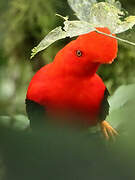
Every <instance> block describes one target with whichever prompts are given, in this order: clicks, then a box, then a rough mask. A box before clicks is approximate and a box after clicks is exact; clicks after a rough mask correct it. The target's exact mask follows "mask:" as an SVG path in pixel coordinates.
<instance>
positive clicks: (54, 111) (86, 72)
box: [26, 28, 118, 139]
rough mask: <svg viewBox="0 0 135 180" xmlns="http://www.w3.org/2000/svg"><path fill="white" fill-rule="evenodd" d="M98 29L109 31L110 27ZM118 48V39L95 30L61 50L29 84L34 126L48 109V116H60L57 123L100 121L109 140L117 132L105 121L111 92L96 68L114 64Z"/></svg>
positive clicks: (28, 100)
mask: <svg viewBox="0 0 135 180" xmlns="http://www.w3.org/2000/svg"><path fill="white" fill-rule="evenodd" d="M98 30H100V31H102V32H104V33H107V34H110V31H109V29H108V28H98ZM117 50H118V46H117V40H116V39H114V38H111V37H108V36H105V35H103V34H99V33H97V32H95V31H93V32H90V33H87V34H84V35H80V36H79V37H78V38H77V39H76V40H73V41H71V42H70V43H69V44H67V45H66V46H65V47H64V48H63V49H61V50H60V51H59V52H58V53H57V55H56V57H55V59H54V61H53V62H52V63H50V64H48V65H45V66H44V67H42V68H41V69H40V70H39V71H38V72H37V73H36V74H35V75H34V77H33V78H32V80H31V82H30V84H29V87H28V91H27V97H26V111H27V114H28V117H29V119H30V124H31V126H32V127H35V126H38V123H39V119H40V121H41V120H42V121H44V118H43V117H44V116H45V112H47V114H48V115H49V116H55V117H59V118H56V119H55V122H56V123H58V122H59V123H69V124H74V125H80V126H82V127H89V126H93V125H97V124H98V123H99V124H100V126H101V129H102V131H103V133H104V135H105V137H106V138H107V139H108V138H109V137H110V136H114V135H116V134H117V132H116V131H115V130H114V129H113V128H112V127H111V126H110V125H109V123H107V122H106V121H105V118H106V116H107V115H108V113H109V103H108V101H107V98H108V95H109V93H108V90H107V88H106V87H105V85H104V83H103V81H102V79H101V78H100V77H99V76H98V75H97V74H96V71H97V69H98V67H99V66H100V65H101V64H110V63H112V61H113V60H114V59H115V58H116V56H117ZM61 117H64V118H61ZM58 119H59V120H58Z"/></svg>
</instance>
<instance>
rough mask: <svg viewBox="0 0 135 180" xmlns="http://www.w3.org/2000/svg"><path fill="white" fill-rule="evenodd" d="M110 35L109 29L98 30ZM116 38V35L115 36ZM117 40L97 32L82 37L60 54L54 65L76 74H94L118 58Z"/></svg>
mask: <svg viewBox="0 0 135 180" xmlns="http://www.w3.org/2000/svg"><path fill="white" fill-rule="evenodd" d="M97 29H98V30H99V31H101V32H104V33H106V34H110V31H109V29H108V28H97ZM114 36H115V35H114ZM117 51H118V44H117V40H116V39H114V38H112V37H109V36H106V35H103V34H100V33H97V32H95V31H93V32H90V33H87V34H83V35H80V36H79V37H78V38H77V39H76V40H73V41H71V42H70V43H69V44H68V45H66V46H65V47H64V48H63V49H62V50H60V51H59V52H58V54H57V55H56V57H55V60H54V63H56V64H59V65H61V66H62V67H63V68H64V69H65V71H67V72H71V73H75V74H93V73H95V72H96V70H97V68H98V67H99V65H100V64H110V63H112V62H113V60H114V59H115V58H116V57H117Z"/></svg>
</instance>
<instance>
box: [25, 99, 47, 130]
mask: <svg viewBox="0 0 135 180" xmlns="http://www.w3.org/2000/svg"><path fill="white" fill-rule="evenodd" d="M25 104H26V112H27V115H28V118H29V120H30V127H31V128H32V129H38V128H42V127H44V126H45V108H44V107H43V106H41V105H40V104H38V103H36V102H34V101H31V100H29V99H26V100H25Z"/></svg>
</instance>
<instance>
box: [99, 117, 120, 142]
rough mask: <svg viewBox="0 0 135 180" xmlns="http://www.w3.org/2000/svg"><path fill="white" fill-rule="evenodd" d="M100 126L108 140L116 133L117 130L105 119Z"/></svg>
mask: <svg viewBox="0 0 135 180" xmlns="http://www.w3.org/2000/svg"><path fill="white" fill-rule="evenodd" d="M100 127H101V130H102V132H103V134H104V136H105V138H106V139H107V140H109V139H110V137H112V138H114V137H115V136H116V135H118V133H117V131H116V130H115V129H113V128H112V126H111V125H110V124H109V123H108V122H107V121H105V120H104V121H102V122H101V123H100Z"/></svg>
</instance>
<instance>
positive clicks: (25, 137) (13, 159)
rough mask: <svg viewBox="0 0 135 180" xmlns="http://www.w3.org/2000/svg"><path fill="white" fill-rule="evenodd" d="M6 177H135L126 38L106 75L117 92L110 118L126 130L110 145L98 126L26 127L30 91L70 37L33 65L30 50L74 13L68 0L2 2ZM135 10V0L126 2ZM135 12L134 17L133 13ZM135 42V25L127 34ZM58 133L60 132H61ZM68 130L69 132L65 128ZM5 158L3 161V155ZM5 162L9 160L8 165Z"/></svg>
mask: <svg viewBox="0 0 135 180" xmlns="http://www.w3.org/2000/svg"><path fill="white" fill-rule="evenodd" d="M0 3H1V4H0V16H1V19H0V40H1V43H0V126H1V128H0V153H1V154H0V179H2V180H3V178H2V177H5V173H4V172H6V176H7V179H10V180H11V179H14V180H16V179H20V180H21V179H22V180H24V179H25V180H27V179H29V180H30V179H32V180H34V179H45V178H46V179H59V180H60V179H62V180H63V179H64V180H66V179H70V180H72V179H77V180H79V179H80V180H82V179H85V180H87V179H90V177H91V179H93V180H94V179H95V180H97V179H99V178H100V179H101V180H102V179H103V180H105V179H108V178H109V179H110V180H111V179H123V180H124V179H125V180H126V179H130V180H132V179H135V173H134V168H133V167H134V165H135V155H134V151H135V143H134V137H135V134H134V127H135V121H134V119H135V117H134V107H135V99H134V92H135V91H134V89H135V88H134V85H130V86H122V87H120V88H118V87H119V86H120V85H126V84H129V83H135V70H134V69H135V53H134V51H135V47H132V46H129V45H126V44H124V43H119V52H118V57H117V59H116V61H115V62H114V63H113V64H111V65H103V66H102V67H100V69H99V74H100V76H101V77H102V78H103V80H104V81H105V83H106V85H107V87H108V88H109V90H110V92H111V94H113V92H114V91H115V90H116V89H117V88H118V90H117V91H116V92H115V93H114V95H113V96H112V97H111V98H110V104H111V108H112V109H111V113H110V116H109V117H108V121H110V122H111V124H112V125H113V126H114V127H116V128H117V129H118V131H119V133H120V136H119V137H118V138H117V141H116V143H114V144H113V143H112V144H106V142H104V140H103V138H102V137H101V135H100V134H99V133H98V132H97V131H96V133H95V131H91V130H90V132H89V133H88V134H87V133H86V134H85V133H84V135H83V136H82V134H81V135H80V133H79V132H78V133H77V135H75V134H74V133H73V132H72V133H69V131H68V132H67V133H66V134H64V133H63V132H61V131H59V130H54V129H50V128H47V127H46V131H45V132H44V134H39V133H38V132H36V133H32V132H30V131H29V130H26V129H27V127H28V124H29V122H28V119H27V117H26V115H25V104H24V100H25V96H26V91H27V87H28V84H29V82H30V79H31V77H32V75H33V74H34V73H35V71H37V70H38V69H39V68H40V67H41V66H42V65H43V64H46V63H48V62H50V61H52V60H53V58H54V56H55V54H56V53H57V51H58V50H60V49H61V48H62V47H63V46H64V45H66V44H67V43H68V42H69V41H70V39H68V38H67V39H65V40H61V41H58V42H56V43H55V44H53V45H52V46H51V47H49V48H48V49H47V50H46V51H44V52H42V53H40V54H39V55H38V56H36V57H35V58H34V59H33V61H31V62H30V60H29V57H30V53H31V49H32V48H33V47H34V46H35V45H37V44H38V42H40V40H41V39H42V38H43V37H44V36H45V35H46V34H47V33H48V32H49V31H50V30H51V29H53V28H54V27H56V26H58V25H61V24H62V20H61V19H60V18H58V17H56V16H55V14H56V13H59V14H61V15H63V16H66V15H70V17H71V19H72V18H73V14H72V13H73V12H72V11H71V9H70V8H69V6H68V4H67V2H66V0H59V1H55V0H49V1H47V0H1V2H0ZM121 3H122V5H123V7H124V8H125V9H127V10H128V11H129V13H130V14H131V13H132V14H134V9H135V1H134V0H123V1H121ZM134 15H135V14H134ZM120 36H121V37H122V38H125V39H129V40H132V41H135V29H133V30H130V31H128V32H126V33H123V34H122V35H120ZM58 132H59V133H58ZM65 132H66V131H65ZM1 156H2V158H1ZM2 161H4V165H3V163H2Z"/></svg>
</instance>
